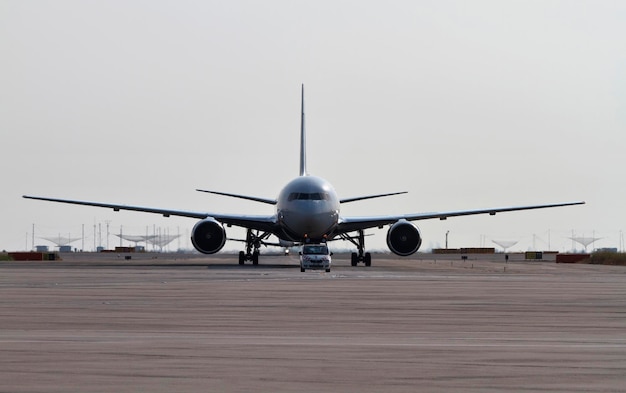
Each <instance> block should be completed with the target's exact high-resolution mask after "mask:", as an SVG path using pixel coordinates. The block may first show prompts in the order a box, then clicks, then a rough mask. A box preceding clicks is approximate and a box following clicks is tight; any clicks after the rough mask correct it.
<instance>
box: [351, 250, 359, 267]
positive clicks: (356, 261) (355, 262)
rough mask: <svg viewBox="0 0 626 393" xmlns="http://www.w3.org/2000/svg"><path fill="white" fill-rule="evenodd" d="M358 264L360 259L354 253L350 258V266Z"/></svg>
mask: <svg viewBox="0 0 626 393" xmlns="http://www.w3.org/2000/svg"><path fill="white" fill-rule="evenodd" d="M357 263H359V257H358V256H357V255H356V252H353V253H352V255H351V258H350V264H351V265H352V266H356V264H357Z"/></svg>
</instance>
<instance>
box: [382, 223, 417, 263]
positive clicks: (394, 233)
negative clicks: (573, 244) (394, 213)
mask: <svg viewBox="0 0 626 393" xmlns="http://www.w3.org/2000/svg"><path fill="white" fill-rule="evenodd" d="M421 245H422V236H421V235H420V230H419V229H418V228H417V226H415V225H414V224H413V223H410V222H408V221H407V220H399V221H396V223H395V224H393V225H392V226H391V228H389V232H387V246H388V247H389V249H390V250H391V251H392V252H393V253H394V254H396V255H400V256H403V257H405V256H407V255H411V254H413V253H414V252H415V251H417V250H418V249H419V248H420V246H421Z"/></svg>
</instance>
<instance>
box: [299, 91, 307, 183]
mask: <svg viewBox="0 0 626 393" xmlns="http://www.w3.org/2000/svg"><path fill="white" fill-rule="evenodd" d="M306 175H307V173H306V133H305V131H304V84H302V104H301V111H300V176H306Z"/></svg>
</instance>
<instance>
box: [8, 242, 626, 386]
mask: <svg viewBox="0 0 626 393" xmlns="http://www.w3.org/2000/svg"><path fill="white" fill-rule="evenodd" d="M62 257H63V261H50V262H47V261H46V262H0V392H200V391H202V392H414V391H420V392H455V391H456V392H503V391H506V392H520V391H524V392H526V391H537V392H623V391H626V267H620V266H593V265H581V264H573V265H570V264H556V263H554V262H553V261H543V262H531V261H524V260H520V259H519V258H517V259H516V258H512V260H510V261H509V262H508V263H505V262H504V261H503V260H501V259H502V257H498V258H496V257H485V256H470V257H469V259H468V260H466V261H461V260H460V257H459V256H454V255H452V256H451V255H446V256H437V257H433V256H430V255H422V254H418V255H415V256H412V257H408V258H400V257H395V256H391V255H374V258H373V262H372V265H373V266H372V267H369V268H366V267H363V266H358V267H356V268H354V267H351V266H350V262H349V259H348V257H347V256H345V255H335V256H334V257H333V262H334V264H333V268H332V271H331V272H330V273H325V272H317V271H307V272H306V273H300V269H299V268H298V261H297V256H295V255H291V256H263V255H262V257H261V260H260V265H259V266H250V265H245V266H239V265H237V261H236V260H237V258H236V256H234V255H219V254H218V255H216V256H197V255H196V256H179V255H176V254H137V255H133V256H132V259H131V260H125V259H124V257H123V256H121V255H99V254H62Z"/></svg>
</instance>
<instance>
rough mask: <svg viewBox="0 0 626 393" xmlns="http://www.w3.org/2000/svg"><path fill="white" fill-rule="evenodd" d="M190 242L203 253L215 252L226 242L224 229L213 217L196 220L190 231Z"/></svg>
mask: <svg viewBox="0 0 626 393" xmlns="http://www.w3.org/2000/svg"><path fill="white" fill-rule="evenodd" d="M191 243H192V244H193V246H194V247H195V248H196V250H198V251H200V252H201V253H203V254H215V253H216V252H218V251H219V250H221V249H222V247H224V244H225V243H226V231H225V230H224V227H222V225H221V224H220V223H219V222H217V221H215V220H214V219H213V218H205V219H204V220H202V221H198V222H197V223H196V225H194V227H193V230H192V231H191Z"/></svg>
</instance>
